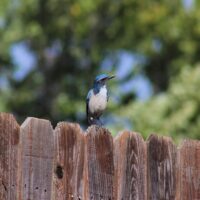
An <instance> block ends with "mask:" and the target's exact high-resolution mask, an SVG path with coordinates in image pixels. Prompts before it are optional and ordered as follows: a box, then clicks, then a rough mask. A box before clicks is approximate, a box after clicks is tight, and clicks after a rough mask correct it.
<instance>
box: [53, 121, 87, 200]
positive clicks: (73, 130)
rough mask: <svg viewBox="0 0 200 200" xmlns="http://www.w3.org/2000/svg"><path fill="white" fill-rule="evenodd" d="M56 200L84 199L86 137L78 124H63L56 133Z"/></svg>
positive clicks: (58, 126)
mask: <svg viewBox="0 0 200 200" xmlns="http://www.w3.org/2000/svg"><path fill="white" fill-rule="evenodd" d="M54 139H55V144H56V145H55V146H56V155H55V162H54V194H55V196H54V199H55V200H68V199H77V200H81V199H83V167H84V135H83V133H82V131H81V129H80V126H79V125H78V124H72V123H65V122H61V123H59V124H58V125H57V127H56V129H55V132H54Z"/></svg>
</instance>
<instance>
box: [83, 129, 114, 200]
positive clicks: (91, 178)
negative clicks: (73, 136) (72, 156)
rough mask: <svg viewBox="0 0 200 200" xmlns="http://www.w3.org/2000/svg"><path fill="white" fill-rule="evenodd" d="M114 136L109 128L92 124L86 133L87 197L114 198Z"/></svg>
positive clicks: (85, 180) (94, 199) (110, 199)
mask: <svg viewBox="0 0 200 200" xmlns="http://www.w3.org/2000/svg"><path fill="white" fill-rule="evenodd" d="M113 178H114V161H113V138H112V136H111V134H110V133H109V132H108V130H107V129H104V128H101V127H98V126H91V127H89V129H88V130H87V132H86V135H85V178H84V183H85V196H84V197H85V198H84V199H87V200H88V199H89V200H102V199H103V200H112V199H114V198H113Z"/></svg>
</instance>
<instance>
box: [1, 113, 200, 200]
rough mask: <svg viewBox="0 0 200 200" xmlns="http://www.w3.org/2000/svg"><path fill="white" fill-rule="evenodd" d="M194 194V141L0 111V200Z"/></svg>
mask: <svg viewBox="0 0 200 200" xmlns="http://www.w3.org/2000/svg"><path fill="white" fill-rule="evenodd" d="M4 199H5V200H68V199H70V200H72V199H73V200H147V199H151V200H165V199H166V200H167V199H169V200H173V199H176V200H200V142H199V141H193V140H185V141H184V142H183V143H182V145H181V146H180V147H179V148H177V147H176V146H175V145H174V144H173V142H172V140H171V139H170V138H168V137H158V136H156V135H151V136H150V137H149V139H148V140H147V141H144V140H143V138H142V137H141V136H140V135H139V134H137V133H134V132H128V131H124V132H122V133H121V134H119V135H118V136H117V137H115V138H114V139H113V137H112V136H111V134H110V133H109V131H108V130H107V129H105V128H99V127H96V126H91V127H89V128H88V130H87V131H86V132H85V133H84V132H83V131H82V130H81V129H80V127H79V125H77V124H72V123H66V122H61V123H59V124H58V125H57V127H56V128H55V130H53V128H52V126H51V124H50V122H49V121H47V120H43V119H36V118H27V120H26V121H25V122H24V123H23V124H22V125H21V127H20V126H19V125H18V124H17V122H16V121H15V119H14V117H13V116H12V115H10V114H5V113H1V114H0V200H4Z"/></svg>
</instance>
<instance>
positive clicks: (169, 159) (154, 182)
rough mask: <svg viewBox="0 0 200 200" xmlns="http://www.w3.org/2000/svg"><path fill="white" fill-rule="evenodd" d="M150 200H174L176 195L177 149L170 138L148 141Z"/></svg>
mask: <svg viewBox="0 0 200 200" xmlns="http://www.w3.org/2000/svg"><path fill="white" fill-rule="evenodd" d="M147 152H148V154H147V155H148V199H152V200H173V199H175V195H176V159H177V154H176V147H175V145H174V144H173V143H172V140H171V139H170V138H168V137H158V136H156V135H151V136H150V138H149V139H148V148H147Z"/></svg>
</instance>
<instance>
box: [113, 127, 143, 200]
mask: <svg viewBox="0 0 200 200" xmlns="http://www.w3.org/2000/svg"><path fill="white" fill-rule="evenodd" d="M114 162H115V181H114V184H115V187H114V188H115V191H114V199H116V200H122V199H123V200H130V199H134V200H146V199H147V168H146V165H147V155H146V143H145V142H144V140H143V138H142V137H141V136H140V135H138V134H136V133H134V132H128V131H124V132H123V133H121V134H120V135H118V136H117V137H116V138H115V140H114Z"/></svg>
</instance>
